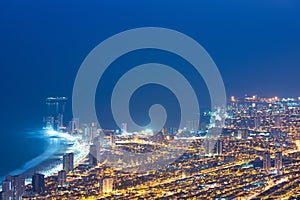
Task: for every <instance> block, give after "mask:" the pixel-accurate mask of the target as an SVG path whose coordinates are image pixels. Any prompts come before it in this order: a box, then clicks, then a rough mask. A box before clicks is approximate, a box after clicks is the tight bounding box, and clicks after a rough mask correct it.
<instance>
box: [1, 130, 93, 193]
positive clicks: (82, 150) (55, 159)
mask: <svg viewBox="0 0 300 200" xmlns="http://www.w3.org/2000/svg"><path fill="white" fill-rule="evenodd" d="M37 132H39V134H36V136H37V137H39V138H41V139H43V140H47V141H48V142H47V147H46V150H45V151H44V152H42V153H41V154H40V155H39V156H37V157H34V158H33V159H31V160H29V161H27V162H26V163H25V164H24V165H23V166H22V167H20V168H18V169H14V170H12V171H11V172H10V173H8V174H6V175H5V176H3V177H0V183H2V181H3V180H5V178H6V176H8V175H22V176H23V177H24V178H25V181H26V183H29V182H30V180H31V177H32V175H33V174H34V173H35V172H37V173H42V174H44V175H45V176H46V177H47V176H51V175H53V174H55V173H57V172H58V171H60V170H62V157H63V155H64V154H65V153H70V152H73V153H74V154H75V158H74V164H78V163H79V162H80V161H81V160H82V159H84V158H85V157H86V156H87V155H88V150H89V149H88V148H87V147H86V146H85V145H84V144H81V143H80V141H79V139H78V137H76V136H72V135H70V134H68V133H59V132H55V131H48V130H36V131H34V133H37ZM1 190H2V185H1V184H0V191H1Z"/></svg>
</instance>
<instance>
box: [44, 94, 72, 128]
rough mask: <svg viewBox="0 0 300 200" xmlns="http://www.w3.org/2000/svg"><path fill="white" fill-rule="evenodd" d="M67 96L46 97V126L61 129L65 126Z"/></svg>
mask: <svg viewBox="0 0 300 200" xmlns="http://www.w3.org/2000/svg"><path fill="white" fill-rule="evenodd" d="M67 100H68V99H67V98H66V97H48V98H47V99H46V106H47V112H46V113H47V114H46V117H45V118H44V127H45V128H47V129H53V130H59V129H60V127H62V126H64V118H63V117H64V114H65V107H66V102H67Z"/></svg>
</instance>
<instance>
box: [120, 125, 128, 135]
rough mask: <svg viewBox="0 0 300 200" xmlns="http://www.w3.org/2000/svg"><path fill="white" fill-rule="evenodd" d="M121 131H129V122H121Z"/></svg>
mask: <svg viewBox="0 0 300 200" xmlns="http://www.w3.org/2000/svg"><path fill="white" fill-rule="evenodd" d="M121 132H122V133H127V123H122V124H121Z"/></svg>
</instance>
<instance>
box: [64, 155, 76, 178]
mask: <svg viewBox="0 0 300 200" xmlns="http://www.w3.org/2000/svg"><path fill="white" fill-rule="evenodd" d="M73 168H74V153H68V154H65V155H64V156H63V170H65V171H66V173H69V172H70V171H72V170H73Z"/></svg>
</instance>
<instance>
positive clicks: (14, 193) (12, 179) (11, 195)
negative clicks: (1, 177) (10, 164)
mask: <svg viewBox="0 0 300 200" xmlns="http://www.w3.org/2000/svg"><path fill="white" fill-rule="evenodd" d="M24 191H25V179H24V178H22V177H21V176H7V177H6V180H5V181H3V182H2V197H3V199H4V200H10V199H12V200H21V199H22V196H23V194H24Z"/></svg>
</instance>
